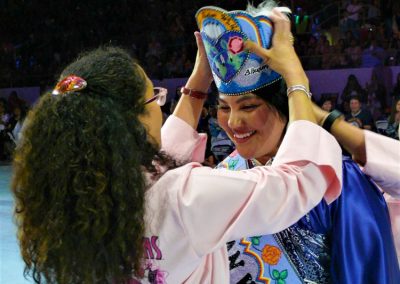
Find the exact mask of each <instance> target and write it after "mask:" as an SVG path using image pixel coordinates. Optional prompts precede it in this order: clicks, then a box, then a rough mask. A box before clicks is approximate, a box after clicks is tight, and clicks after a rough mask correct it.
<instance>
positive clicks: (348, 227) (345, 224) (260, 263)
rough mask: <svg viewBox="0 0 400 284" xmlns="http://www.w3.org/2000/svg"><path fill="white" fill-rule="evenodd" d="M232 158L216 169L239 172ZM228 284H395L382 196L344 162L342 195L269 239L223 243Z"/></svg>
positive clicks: (240, 164) (240, 162)
mask: <svg viewBox="0 0 400 284" xmlns="http://www.w3.org/2000/svg"><path fill="white" fill-rule="evenodd" d="M253 164H254V163H252V161H249V160H246V159H243V158H242V157H241V156H240V155H239V154H238V153H237V152H234V153H232V154H231V155H230V156H229V157H227V158H226V159H225V160H224V161H223V162H221V163H220V164H219V165H218V166H217V167H218V168H227V169H229V170H244V169H248V168H251V167H252V165H253ZM228 253H229V260H230V269H231V283H280V284H283V283H352V284H353V283H356V284H357V283H359V284H361V283H383V284H395V283H400V271H399V266H398V262H397V256H396V252H395V247H394V241H393V236H392V232H391V225H390V218H389V214H388V209H387V206H386V202H385V200H384V198H383V195H382V193H381V192H380V191H379V190H378V188H377V187H376V186H375V184H374V183H373V182H371V180H370V179H369V177H367V176H366V175H365V174H364V173H363V172H362V171H361V170H360V168H359V167H358V165H357V164H355V163H354V162H353V161H352V160H351V159H348V158H343V190H342V194H341V196H340V197H339V198H338V199H337V200H336V201H334V202H333V203H332V204H330V205H329V206H328V205H327V204H326V202H325V201H324V200H322V201H321V202H320V203H319V204H318V205H317V206H316V207H315V208H314V209H312V210H311V211H310V212H309V213H308V214H307V215H306V216H304V217H303V218H301V219H300V220H299V221H298V222H297V223H296V224H294V225H292V226H291V227H289V228H288V229H286V230H283V231H282V232H279V233H277V234H274V235H266V236H254V237H252V238H243V239H241V240H237V241H232V242H229V243H228Z"/></svg>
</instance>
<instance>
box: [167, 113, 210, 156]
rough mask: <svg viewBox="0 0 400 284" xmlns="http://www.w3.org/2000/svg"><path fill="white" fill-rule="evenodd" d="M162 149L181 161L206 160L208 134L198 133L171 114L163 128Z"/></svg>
mask: <svg viewBox="0 0 400 284" xmlns="http://www.w3.org/2000/svg"><path fill="white" fill-rule="evenodd" d="M161 144H162V150H163V151H165V152H166V153H168V154H169V155H171V156H172V157H173V158H175V159H176V160H179V161H185V162H199V163H202V162H203V161H204V155H205V151H206V144H207V135H206V134H204V133H200V134H199V133H197V132H196V131H195V130H194V129H193V128H192V127H191V126H190V125H188V124H187V123H186V122H185V121H183V120H182V119H180V118H178V117H176V116H174V115H170V116H169V117H168V119H167V121H166V122H165V123H164V125H163V127H162V129H161Z"/></svg>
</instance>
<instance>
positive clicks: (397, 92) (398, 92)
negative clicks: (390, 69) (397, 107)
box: [392, 73, 400, 100]
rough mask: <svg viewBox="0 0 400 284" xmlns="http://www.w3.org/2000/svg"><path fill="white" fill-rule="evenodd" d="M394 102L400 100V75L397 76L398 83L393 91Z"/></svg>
mask: <svg viewBox="0 0 400 284" xmlns="http://www.w3.org/2000/svg"><path fill="white" fill-rule="evenodd" d="M392 97H393V100H397V99H398V98H400V73H398V74H397V77H396V83H395V85H394V88H393V91H392Z"/></svg>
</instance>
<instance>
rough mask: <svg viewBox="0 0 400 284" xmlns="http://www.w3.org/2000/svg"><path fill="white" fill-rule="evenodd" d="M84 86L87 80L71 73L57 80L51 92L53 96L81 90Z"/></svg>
mask: <svg viewBox="0 0 400 284" xmlns="http://www.w3.org/2000/svg"><path fill="white" fill-rule="evenodd" d="M86 86H87V82H86V81H85V80H84V79H82V78H81V77H78V76H76V75H73V74H71V75H68V76H67V77H65V78H64V79H62V80H61V81H60V82H58V83H57V85H56V87H55V88H54V90H53V92H51V94H52V95H53V96H57V95H65V94H69V93H73V92H76V91H81V90H83V89H85V88H86Z"/></svg>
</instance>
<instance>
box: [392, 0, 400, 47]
mask: <svg viewBox="0 0 400 284" xmlns="http://www.w3.org/2000/svg"><path fill="white" fill-rule="evenodd" d="M392 31H393V37H394V38H397V39H400V2H397V1H396V3H394V5H393V17H392Z"/></svg>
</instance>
